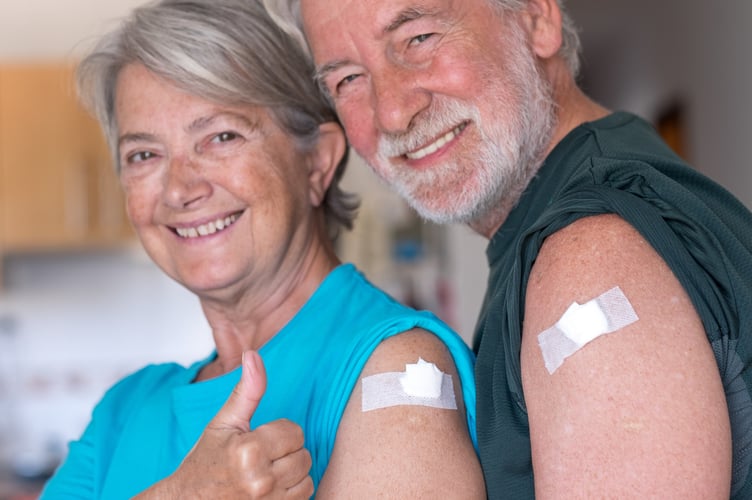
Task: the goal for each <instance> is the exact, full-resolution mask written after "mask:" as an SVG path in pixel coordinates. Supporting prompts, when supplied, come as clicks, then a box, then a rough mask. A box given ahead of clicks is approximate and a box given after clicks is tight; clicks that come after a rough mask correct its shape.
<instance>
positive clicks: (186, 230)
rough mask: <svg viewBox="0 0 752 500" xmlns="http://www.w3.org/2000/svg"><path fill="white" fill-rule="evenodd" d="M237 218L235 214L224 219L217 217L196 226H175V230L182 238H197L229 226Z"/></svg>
mask: <svg viewBox="0 0 752 500" xmlns="http://www.w3.org/2000/svg"><path fill="white" fill-rule="evenodd" d="M237 219H238V216H237V215H230V216H228V217H225V218H224V219H217V220H215V221H213V222H209V223H208V224H201V225H200V226H198V227H179V228H176V229H175V231H176V232H177V233H178V236H180V237H182V238H197V237H198V236H207V235H209V234H214V233H216V232H217V231H221V230H223V229H225V228H226V227H229V226H231V225H232V223H233V222H235V221H236V220H237Z"/></svg>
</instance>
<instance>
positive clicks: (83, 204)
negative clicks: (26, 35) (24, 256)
mask: <svg viewBox="0 0 752 500" xmlns="http://www.w3.org/2000/svg"><path fill="white" fill-rule="evenodd" d="M106 169H109V157H108V155H107V153H106V148H105V147H104V146H103V145H102V138H101V135H100V134H99V132H98V129H97V128H96V126H95V125H94V124H93V120H92V118H91V117H90V116H89V115H88V114H87V113H86V112H85V111H84V110H83V109H82V108H81V107H80V105H79V104H78V101H77V99H76V96H75V90H74V83H73V76H72V69H71V68H70V67H68V66H65V65H61V64H28V65H26V64H19V65H12V66H3V67H0V173H1V174H2V179H1V180H0V190H2V191H1V192H0V193H1V197H0V198H1V201H0V204H1V205H2V208H1V209H0V217H1V219H0V234H1V235H2V245H3V247H4V249H5V250H6V251H23V250H37V249H65V248H78V247H88V246H93V245H100V244H107V243H110V242H116V241H122V239H123V236H124V235H125V234H127V230H126V229H124V227H125V224H124V217H123V216H122V213H123V209H122V198H120V197H119V192H118V190H117V186H116V185H115V181H114V178H113V176H112V175H110V176H109V177H106V175H105V174H106ZM105 178H106V181H107V182H109V184H106V183H105ZM103 190H106V192H105V193H103V192H102V191H103ZM105 214H106V215H105ZM103 217H104V218H105V219H108V220H110V221H112V223H111V224H112V225H111V226H110V227H105V224H104V223H101V222H100V221H101V220H102V218H103Z"/></svg>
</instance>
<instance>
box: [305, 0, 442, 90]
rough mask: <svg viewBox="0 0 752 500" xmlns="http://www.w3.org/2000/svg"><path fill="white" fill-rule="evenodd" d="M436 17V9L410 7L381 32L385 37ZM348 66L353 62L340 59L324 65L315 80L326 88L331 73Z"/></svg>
mask: <svg viewBox="0 0 752 500" xmlns="http://www.w3.org/2000/svg"><path fill="white" fill-rule="evenodd" d="M434 15H436V10H435V9H427V8H424V7H409V8H407V9H404V10H401V11H400V12H399V13H397V15H396V16H395V17H394V18H393V19H392V21H391V22H390V23H389V24H387V25H386V26H385V27H384V29H383V30H381V33H382V34H383V35H388V34H390V33H392V32H394V31H396V30H397V29H399V27H400V26H402V25H404V24H406V23H409V22H410V21H415V20H416V19H420V18H422V17H427V16H434ZM348 64H351V62H350V61H348V60H346V59H338V60H335V61H330V62H328V63H326V64H323V65H322V66H320V67H319V68H317V69H316V73H315V74H314V79H315V81H316V82H318V84H319V85H320V86H322V87H323V88H326V85H324V83H325V82H326V78H327V76H329V74H330V73H333V72H334V71H337V70H338V69H339V68H341V67H343V66H347V65H348Z"/></svg>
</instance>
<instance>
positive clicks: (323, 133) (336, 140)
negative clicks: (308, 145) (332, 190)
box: [308, 122, 347, 207]
mask: <svg viewBox="0 0 752 500" xmlns="http://www.w3.org/2000/svg"><path fill="white" fill-rule="evenodd" d="M346 148H347V140H346V139H345V132H344V131H343V130H342V127H340V125H339V124H338V123H335V122H326V123H322V124H321V125H319V139H318V142H317V144H316V146H315V147H314V148H313V150H312V151H311V152H310V153H308V163H309V171H308V185H309V193H310V199H311V204H312V205H313V206H314V207H318V206H320V205H321V203H322V202H323V201H324V196H325V195H326V191H327V189H329V185H330V184H331V183H332V179H333V178H334V174H335V172H336V171H337V166H338V165H339V162H340V161H341V160H342V157H343V156H344V155H345V149H346Z"/></svg>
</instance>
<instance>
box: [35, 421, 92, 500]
mask: <svg viewBox="0 0 752 500" xmlns="http://www.w3.org/2000/svg"><path fill="white" fill-rule="evenodd" d="M96 425H97V422H96V421H95V420H94V419H92V421H91V422H90V423H89V425H88V427H87V428H86V430H85V431H84V433H83V435H82V436H81V438H80V439H79V440H77V441H73V442H71V443H70V445H69V446H68V455H67V456H66V458H65V460H64V461H63V463H62V464H61V465H60V467H58V469H57V470H56V471H55V474H54V475H53V476H52V478H51V479H50V480H49V481H48V482H47V484H46V485H45V487H44V490H43V491H42V495H41V496H40V497H39V498H40V499H41V500H44V499H58V498H90V499H93V498H96V486H95V476H96V467H95V461H96V457H95V448H96V445H95V442H96V438H95V436H96V430H95V428H96Z"/></svg>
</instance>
